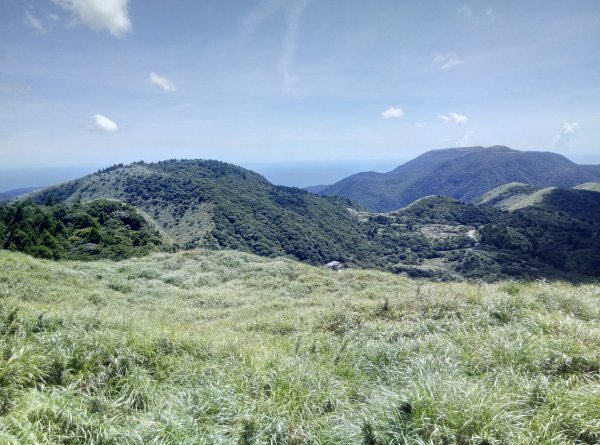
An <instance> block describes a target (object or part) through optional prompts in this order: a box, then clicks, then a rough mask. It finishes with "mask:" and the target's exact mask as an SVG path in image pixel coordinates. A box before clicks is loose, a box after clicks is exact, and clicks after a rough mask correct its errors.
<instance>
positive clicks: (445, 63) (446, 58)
mask: <svg viewBox="0 0 600 445" xmlns="http://www.w3.org/2000/svg"><path fill="white" fill-rule="evenodd" d="M433 63H435V64H436V65H437V66H439V67H441V68H442V69H443V70H447V69H449V68H453V67H455V66H459V65H462V63H463V61H462V60H461V59H460V57H458V54H456V53H448V54H438V55H437V56H435V57H434V58H433Z"/></svg>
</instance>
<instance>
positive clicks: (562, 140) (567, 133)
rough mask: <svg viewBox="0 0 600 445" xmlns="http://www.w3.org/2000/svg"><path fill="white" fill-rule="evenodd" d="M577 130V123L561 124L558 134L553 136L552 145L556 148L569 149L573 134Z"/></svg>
mask: <svg viewBox="0 0 600 445" xmlns="http://www.w3.org/2000/svg"><path fill="white" fill-rule="evenodd" d="M578 130H579V124H578V123H577V122H571V123H569V122H566V123H564V124H563V126H562V128H561V130H560V133H558V134H557V135H556V136H554V139H553V140H552V145H553V146H554V147H556V148H571V142H572V140H573V136H574V134H575V133H576V132H577V131H578Z"/></svg>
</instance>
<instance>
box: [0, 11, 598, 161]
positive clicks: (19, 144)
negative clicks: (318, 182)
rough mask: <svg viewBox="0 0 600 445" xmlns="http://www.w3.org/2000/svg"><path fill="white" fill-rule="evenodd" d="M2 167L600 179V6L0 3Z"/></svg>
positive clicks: (0, 135) (0, 139) (0, 133)
mask: <svg viewBox="0 0 600 445" xmlns="http://www.w3.org/2000/svg"><path fill="white" fill-rule="evenodd" d="M0 8H1V14H0V166H1V167H2V168H12V169H15V168H40V167H44V168H48V167H77V166H98V167H99V166H105V165H109V164H113V163H118V162H130V161H134V160H140V159H143V160H145V161H155V160H160V159H167V158H182V157H185V158H212V159H220V160H225V161H229V162H234V163H237V164H241V165H259V164H261V165H262V164H265V163H275V164H277V165H279V164H283V163H292V164H293V163H298V165H309V164H310V163H315V162H320V163H327V162H329V163H334V162H337V161H343V162H345V163H349V162H350V163H352V162H355V163H357V165H358V164H360V163H361V162H363V163H364V164H365V165H366V166H367V167H368V165H374V164H377V163H379V165H382V163H385V162H387V163H389V166H390V168H392V167H393V165H394V162H395V163H398V161H399V160H408V159H410V158H412V157H414V156H416V155H418V154H420V153H422V152H423V151H426V150H429V149H434V148H443V147H454V146H461V145H463V146H468V145H484V146H487V145H497V144H502V145H508V146H511V147H513V148H517V149H528V150H550V151H555V152H558V153H561V154H564V155H565V156H567V157H569V158H571V159H573V160H575V161H577V162H581V163H600V125H599V123H600V2H598V1H597V0H589V1H577V0H574V1H569V2H566V1H551V0H545V1H524V2H521V1H466V2H465V1H451V0H446V1H412V2H411V1H393V0H387V1H383V0H370V1H368V2H365V1H364V0H360V1H355V0H343V1H342V0H335V1H334V0H287V1H283V0H244V1H233V0H214V1H204V0H189V1H183V0H179V1H177V0H143V1H142V0H31V1H29V0H0Z"/></svg>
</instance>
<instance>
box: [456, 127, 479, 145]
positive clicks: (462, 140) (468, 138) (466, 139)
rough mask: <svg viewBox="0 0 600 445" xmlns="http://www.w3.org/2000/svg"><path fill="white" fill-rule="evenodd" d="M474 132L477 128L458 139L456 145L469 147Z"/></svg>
mask: <svg viewBox="0 0 600 445" xmlns="http://www.w3.org/2000/svg"><path fill="white" fill-rule="evenodd" d="M474 134H475V130H470V131H468V132H467V134H465V135H464V136H463V137H461V138H459V139H457V140H456V145H458V146H459V147H468V146H469V145H472V142H471V136H473V135H474Z"/></svg>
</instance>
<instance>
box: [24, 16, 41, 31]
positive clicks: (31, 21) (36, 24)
mask: <svg viewBox="0 0 600 445" xmlns="http://www.w3.org/2000/svg"><path fill="white" fill-rule="evenodd" d="M25 22H26V23H27V24H28V25H29V26H31V27H32V28H33V29H35V30H36V31H37V32H40V33H45V32H46V28H45V27H44V25H42V22H41V21H40V19H38V18H37V17H36V16H34V15H33V14H32V13H31V12H29V11H27V12H25Z"/></svg>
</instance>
